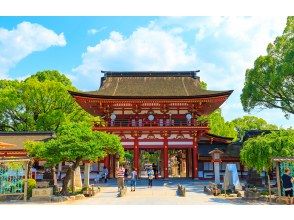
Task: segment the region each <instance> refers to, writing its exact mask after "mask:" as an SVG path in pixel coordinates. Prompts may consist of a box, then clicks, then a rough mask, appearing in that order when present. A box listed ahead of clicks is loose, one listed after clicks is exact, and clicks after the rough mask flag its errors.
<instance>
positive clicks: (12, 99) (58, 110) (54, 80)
mask: <svg viewBox="0 0 294 220" xmlns="http://www.w3.org/2000/svg"><path fill="white" fill-rule="evenodd" d="M68 90H76V88H74V87H73V86H72V84H71V81H70V80H69V79H68V78H67V77H66V76H65V75H64V74H61V73H59V72H58V71H55V70H52V71H51V70H47V71H42V72H37V73H36V74H35V75H32V76H30V77H29V78H27V79H25V80H24V81H17V80H0V130H2V131H11V130H12V131H26V130H31V131H44V130H46V131H47V130H48V131H56V130H57V129H58V128H59V127H60V126H61V125H62V124H63V123H68V122H69V121H81V120H87V119H89V118H91V116H90V115H89V114H87V113H86V112H85V111H83V110H82V109H81V107H79V106H78V105H77V104H76V103H75V102H74V100H73V99H72V97H71V96H70V95H69V93H68V92H67V91H68Z"/></svg>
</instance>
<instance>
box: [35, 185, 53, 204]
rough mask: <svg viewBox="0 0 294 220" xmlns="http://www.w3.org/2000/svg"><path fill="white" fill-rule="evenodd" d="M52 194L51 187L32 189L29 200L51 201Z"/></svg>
mask: <svg viewBox="0 0 294 220" xmlns="http://www.w3.org/2000/svg"><path fill="white" fill-rule="evenodd" d="M52 195H53V188H52V187H49V188H36V189H33V190H32V197H31V199H30V200H31V201H48V202H49V201H51V196H52Z"/></svg>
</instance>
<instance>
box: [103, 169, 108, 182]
mask: <svg viewBox="0 0 294 220" xmlns="http://www.w3.org/2000/svg"><path fill="white" fill-rule="evenodd" d="M103 178H104V183H107V179H108V169H107V167H106V166H105V165H104V166H103Z"/></svg>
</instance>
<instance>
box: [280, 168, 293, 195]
mask: <svg viewBox="0 0 294 220" xmlns="http://www.w3.org/2000/svg"><path fill="white" fill-rule="evenodd" d="M282 182H283V188H284V190H285V196H290V197H293V177H291V176H290V169H289V168H286V169H285V173H284V174H283V175H282Z"/></svg>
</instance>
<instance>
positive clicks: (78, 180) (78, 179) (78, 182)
mask: <svg viewBox="0 0 294 220" xmlns="http://www.w3.org/2000/svg"><path fill="white" fill-rule="evenodd" d="M73 178H74V181H69V187H71V185H72V182H74V190H76V189H77V188H78V189H81V188H82V187H83V184H82V176H81V169H80V167H79V166H78V167H77V168H76V170H75V172H74V175H73Z"/></svg>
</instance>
